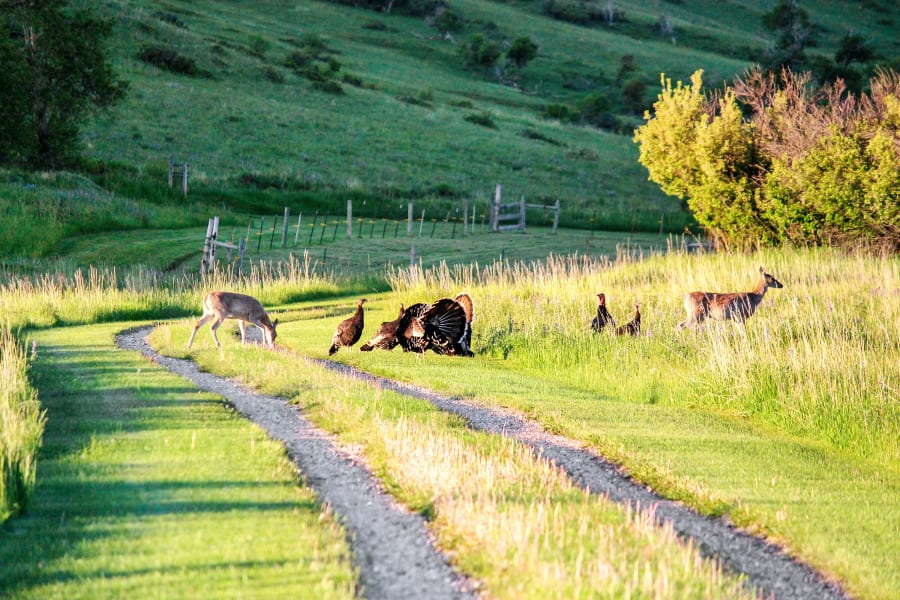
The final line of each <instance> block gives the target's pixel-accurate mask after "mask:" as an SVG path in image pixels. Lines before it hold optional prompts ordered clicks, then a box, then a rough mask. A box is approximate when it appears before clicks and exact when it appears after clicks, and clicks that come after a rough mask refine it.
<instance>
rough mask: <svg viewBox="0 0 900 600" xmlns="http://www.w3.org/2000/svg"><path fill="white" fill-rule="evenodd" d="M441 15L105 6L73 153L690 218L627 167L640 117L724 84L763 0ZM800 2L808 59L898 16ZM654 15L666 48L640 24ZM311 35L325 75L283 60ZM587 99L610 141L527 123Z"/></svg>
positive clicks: (311, 7) (251, 6)
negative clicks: (616, 10)
mask: <svg viewBox="0 0 900 600" xmlns="http://www.w3.org/2000/svg"><path fill="white" fill-rule="evenodd" d="M449 4H450V5H451V6H452V8H453V10H455V11H456V12H457V13H459V14H461V15H463V16H464V18H465V20H466V21H465V22H466V24H465V28H464V29H463V30H462V31H460V32H459V33H457V34H455V35H452V36H441V35H439V33H438V31H437V30H436V29H435V28H434V27H432V26H430V25H429V23H428V22H427V21H426V20H425V19H423V18H418V17H410V16H402V15H396V14H391V15H385V14H383V13H379V12H373V11H368V10H365V9H361V8H353V7H349V6H342V5H339V4H334V3H329V2H318V1H307V2H299V3H298V2H285V1H274V0H273V1H264V2H249V1H236V2H214V1H212V0H198V1H179V0H174V1H166V2H162V1H150V0H135V1H124V0H117V1H109V2H106V3H104V4H103V5H102V8H101V9H100V10H102V11H103V12H104V14H106V15H108V16H110V17H111V18H113V19H114V22H115V24H116V27H115V37H114V40H113V55H114V63H115V65H116V68H117V70H118V71H119V72H120V73H121V76H122V77H123V78H124V79H127V80H128V81H130V91H129V94H128V97H127V99H126V100H125V101H124V102H123V103H122V104H121V105H120V106H118V107H117V108H116V109H115V110H114V111H112V112H111V113H109V114H108V115H105V116H103V117H101V118H99V119H98V120H97V121H96V122H95V123H93V124H92V125H91V126H90V127H89V128H88V129H87V130H86V132H85V138H86V141H87V143H88V156H89V157H91V158H97V159H101V160H109V161H118V162H121V163H125V164H128V165H133V166H136V167H137V168H138V169H140V170H150V171H152V172H156V171H162V170H163V169H164V166H165V164H166V161H167V159H168V158H169V157H174V158H175V159H176V160H178V161H187V162H189V163H190V164H191V165H192V175H193V177H194V181H196V182H201V183H207V184H210V185H213V186H216V185H230V184H231V183H234V182H237V181H243V182H248V181H250V182H253V183H254V184H255V185H257V186H260V185H262V186H274V187H293V188H298V187H299V188H301V189H302V188H306V189H318V188H321V187H326V188H329V189H332V190H362V191H365V192H367V193H371V194H373V195H375V196H377V197H383V198H386V199H391V198H395V199H400V202H398V206H400V205H401V204H402V199H403V198H416V197H437V196H441V197H463V196H465V197H468V198H474V199H476V200H478V199H482V200H484V201H486V200H487V199H489V198H490V197H492V196H493V192H494V187H495V185H496V184H497V183H502V184H503V185H504V189H505V190H506V193H507V194H508V195H509V196H508V197H512V198H518V197H519V195H523V194H524V195H525V196H526V197H527V198H528V199H529V200H534V201H539V200H546V201H551V202H552V201H554V200H555V199H557V198H559V199H561V200H562V202H563V206H564V209H568V210H572V209H578V210H580V212H582V213H584V214H588V213H590V212H591V211H601V212H602V213H603V214H604V215H606V221H607V222H608V223H612V222H614V221H617V220H618V221H621V222H623V223H627V222H631V223H634V222H635V220H642V219H643V220H648V221H650V222H653V221H655V220H657V219H658V218H659V216H660V215H664V216H665V218H666V221H667V222H668V223H672V222H673V221H674V222H687V219H686V216H685V213H684V212H683V208H682V207H681V205H680V203H679V202H678V201H676V200H674V199H672V198H668V197H666V196H664V195H663V194H662V193H661V192H660V191H659V190H658V188H657V187H656V186H655V185H654V184H651V183H650V182H649V181H647V176H646V171H645V170H644V169H643V167H641V166H640V165H639V164H638V163H637V160H636V159H637V149H636V147H635V145H634V143H633V142H632V140H631V131H632V130H633V128H634V127H635V126H636V125H638V124H639V123H640V116H639V113H640V108H641V106H644V107H646V106H649V105H650V104H651V103H652V100H653V98H654V97H655V94H656V90H658V87H659V77H660V73H665V74H666V76H667V77H672V78H673V79H684V80H686V78H687V77H688V76H689V74H690V73H691V72H693V71H694V70H695V69H698V68H702V69H704V70H705V72H706V73H707V75H708V80H709V81H710V83H712V84H716V83H719V82H720V81H722V80H723V79H727V78H730V77H732V76H734V75H736V74H739V73H741V72H742V71H743V70H744V69H745V68H746V67H748V66H749V65H750V64H751V60H752V58H751V57H752V56H753V55H754V54H755V53H757V52H760V51H761V50H762V49H763V48H764V47H765V46H766V44H767V43H768V41H767V39H766V32H765V31H764V30H763V29H762V25H761V20H760V16H761V14H762V13H764V12H765V11H767V10H769V9H770V8H771V6H772V5H774V2H770V1H766V2H762V1H760V2H751V3H747V2H736V1H734V2H727V1H726V2H716V3H713V2H708V1H701V0H679V1H674V0H670V1H668V2H659V1H658V0H655V1H651V0H646V1H636V2H630V3H628V4H627V6H625V9H624V13H623V14H621V18H620V21H618V22H616V23H615V24H614V25H613V26H611V27H610V26H605V25H597V26H592V27H585V26H578V25H573V24H569V23H565V22H562V21H559V20H554V19H551V18H549V17H548V16H546V15H545V14H544V13H543V11H542V3H541V2H539V1H537V0H534V1H523V2H515V3H512V2H511V3H501V2H489V1H484V0H452V1H451V2H449ZM809 4H810V5H812V6H811V7H810V11H811V12H812V13H813V18H814V20H816V23H817V25H818V26H819V28H820V33H819V37H820V39H821V42H820V45H819V47H818V48H817V51H820V52H823V53H829V52H831V53H833V50H834V48H835V46H836V44H837V41H838V39H839V38H840V36H841V35H843V33H845V31H846V30H849V29H852V30H854V31H866V32H870V33H871V40H872V42H871V43H872V44H873V45H876V46H877V47H878V48H879V49H880V50H881V51H883V52H886V53H888V54H889V53H890V52H894V53H895V54H896V52H897V41H896V40H895V39H894V37H895V36H892V35H891V32H892V31H893V29H894V27H895V26H894V24H893V23H894V20H893V19H894V16H893V15H892V13H896V9H889V8H887V7H886V6H882V4H881V3H879V2H877V1H875V0H872V1H869V2H867V3H863V4H862V5H860V6H859V7H856V8H854V10H852V11H845V10H843V9H842V7H843V6H844V3H841V2H817V3H809ZM623 6H624V5H623ZM663 14H666V16H667V17H668V18H669V19H670V22H671V23H672V24H673V26H674V31H675V37H674V39H670V38H669V37H662V36H659V35H658V34H656V33H654V26H655V23H656V22H657V21H658V19H659V18H660V16H661V15H663ZM472 34H482V35H484V36H486V37H487V38H488V39H490V40H496V41H497V43H498V44H499V45H500V46H501V47H504V44H508V42H509V41H510V40H512V39H515V38H516V37H520V36H523V35H527V36H529V37H530V38H531V39H532V40H533V41H534V42H536V43H537V44H538V46H539V51H538V55H537V57H536V58H535V59H534V60H533V61H531V62H530V63H529V64H527V65H526V66H525V67H524V68H523V69H521V70H520V71H518V72H513V73H512V76H511V77H510V78H508V79H510V80H511V81H507V82H506V84H501V83H499V82H498V78H497V76H496V74H495V71H494V70H493V69H490V68H486V67H477V68H475V67H469V66H466V64H465V62H464V61H463V59H462V57H461V56H460V54H459V47H460V46H461V45H462V44H463V43H464V42H465V40H466V39H468V36H470V35H472ZM310 44H312V45H313V46H316V45H317V44H318V46H317V49H316V52H317V56H318V58H317V59H316V60H314V61H313V67H314V68H318V69H319V70H320V71H321V70H322V69H326V68H327V65H328V64H331V65H332V67H333V68H337V70H336V73H335V74H333V75H330V76H329V77H330V78H329V79H328V80H327V81H326V82H324V84H323V82H321V81H320V82H315V81H312V80H311V79H310V78H309V77H304V76H303V75H301V74H299V73H300V70H301V69H299V68H297V67H298V65H297V60H299V59H297V58H296V55H297V53H301V54H302V53H308V51H309V50H310V47H311V46H310ZM148 48H151V49H156V50H157V51H160V50H164V51H166V52H169V53H170V54H169V55H167V56H168V60H169V62H166V58H165V57H164V58H163V60H162V62H159V61H157V63H156V64H157V65H161V66H162V67H163V68H160V66H154V65H152V64H150V63H149V62H148V61H146V60H141V59H140V58H139V54H140V53H141V52H145V53H146V51H147V49H148ZM292 55H293V56H294V58H293V63H292V64H293V66H288V64H289V63H291V60H292ZM173 56H174V57H175V59H179V60H186V61H187V63H182V62H178V60H175V59H173ZM184 64H188V66H189V68H184ZM167 69H170V70H167ZM171 69H175V70H176V71H177V70H178V69H182V70H183V71H184V70H187V71H190V70H193V74H192V75H191V74H183V73H178V72H173V71H172V70H171ZM627 83H632V84H633V85H636V86H643V88H642V89H643V93H642V94H641V100H640V103H639V104H640V105H641V106H635V105H633V104H631V105H629V104H628V102H626V99H625V97H624V96H623V89H624V86H625V85H626V84H627ZM329 86H330V87H329ZM640 89H641V88H640V87H638V90H639V91H640ZM591 95H600V96H603V97H605V98H606V99H608V100H609V102H610V106H609V110H610V112H611V113H615V114H614V116H613V119H614V121H615V123H616V124H617V125H616V127H615V129H616V130H618V131H619V132H620V133H612V132H610V131H607V130H601V129H598V128H594V127H588V126H578V125H572V124H567V123H562V122H560V121H558V120H552V119H546V118H543V117H542V116H540V115H541V112H542V111H545V109H546V107H547V106H549V105H552V104H555V105H564V106H575V105H576V104H577V103H579V102H584V101H585V98H587V97H589V96H591ZM388 204H389V203H388ZM396 208H397V207H394V209H395V210H396Z"/></svg>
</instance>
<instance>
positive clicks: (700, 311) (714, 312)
mask: <svg viewBox="0 0 900 600" xmlns="http://www.w3.org/2000/svg"><path fill="white" fill-rule="evenodd" d="M781 287H784V286H783V285H781V282H780V281H778V280H777V279H775V278H774V277H772V276H771V275H769V274H768V273H766V271H765V269H763V268H762V267H760V268H759V283H757V284H756V289H755V290H753V291H752V292H728V293H717V292H691V293H690V294H688V295H687V296H685V297H684V310H685V312H687V318H686V319H685V320H684V321H682V322H681V323H679V324H678V326H677V327H676V328H675V330H676V331H678V330H679V329H681V328H682V327H688V326H691V325H696V324H698V323H702V322H703V321H704V320H706V319H707V318H709V319H714V320H717V321H725V320H729V319H730V320H732V321H737V322H738V323H743V322H744V321H746V320H747V319H749V318H750V317H752V316H753V313H754V312H756V308H757V307H758V306H759V304H760V302H762V299H763V296H765V295H766V290H767V289H769V288H781Z"/></svg>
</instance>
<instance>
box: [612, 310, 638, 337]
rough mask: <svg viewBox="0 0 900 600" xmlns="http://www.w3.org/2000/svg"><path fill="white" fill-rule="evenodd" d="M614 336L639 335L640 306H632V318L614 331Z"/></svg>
mask: <svg viewBox="0 0 900 600" xmlns="http://www.w3.org/2000/svg"><path fill="white" fill-rule="evenodd" d="M616 335H634V336H638V335H641V305H640V304H635V305H634V318H633V319H632V320H631V321H629V322H628V323H625V324H624V325H622V326H621V327H619V328H618V329H616Z"/></svg>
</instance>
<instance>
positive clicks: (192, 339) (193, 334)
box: [187, 314, 215, 348]
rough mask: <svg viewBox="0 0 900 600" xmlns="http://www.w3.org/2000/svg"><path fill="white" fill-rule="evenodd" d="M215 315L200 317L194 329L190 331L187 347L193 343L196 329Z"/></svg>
mask: <svg viewBox="0 0 900 600" xmlns="http://www.w3.org/2000/svg"><path fill="white" fill-rule="evenodd" d="M214 316H215V315H212V314H209V315H203V316H202V317H200V320H198V321H197V323H196V324H195V325H194V331H192V332H191V339H189V340H188V343H187V347H188V348H190V347H191V344H193V343H194V336H195V335H197V330H198V329H200V328H201V327H203V325H205V324H206V323H207V322H208V321H209V320H210V319H212V318H213V317H214Z"/></svg>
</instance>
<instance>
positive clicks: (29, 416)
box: [0, 326, 46, 525]
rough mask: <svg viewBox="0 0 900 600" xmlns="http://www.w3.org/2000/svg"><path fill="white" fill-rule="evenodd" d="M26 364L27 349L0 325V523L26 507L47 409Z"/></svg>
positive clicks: (33, 482) (32, 487)
mask: <svg viewBox="0 0 900 600" xmlns="http://www.w3.org/2000/svg"><path fill="white" fill-rule="evenodd" d="M28 368H29V357H28V354H27V350H26V349H25V348H24V346H23V345H22V343H21V342H20V341H19V340H17V339H16V338H15V337H14V336H13V334H12V332H11V331H10V330H9V329H6V328H5V327H2V326H0V525H2V524H3V522H4V521H5V520H6V519H7V518H9V517H10V516H12V515H15V514H17V513H19V512H21V511H23V510H25V508H26V507H27V505H28V501H29V498H30V496H31V494H32V492H33V491H34V484H35V478H36V475H37V453H38V450H39V449H40V447H41V436H42V435H43V433H44V423H45V421H46V411H45V410H42V408H41V405H40V403H39V402H38V399H37V390H35V388H34V386H33V384H32V383H31V380H30V379H29V377H28Z"/></svg>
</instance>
